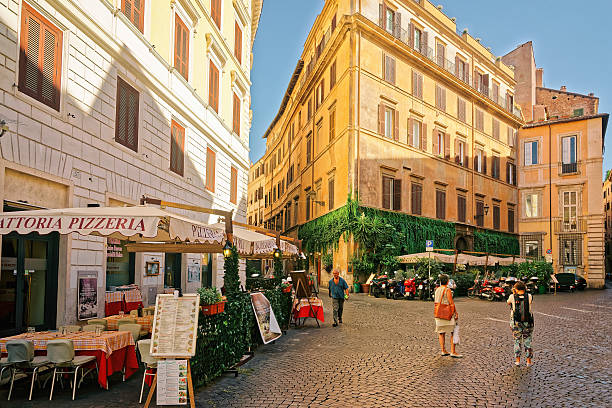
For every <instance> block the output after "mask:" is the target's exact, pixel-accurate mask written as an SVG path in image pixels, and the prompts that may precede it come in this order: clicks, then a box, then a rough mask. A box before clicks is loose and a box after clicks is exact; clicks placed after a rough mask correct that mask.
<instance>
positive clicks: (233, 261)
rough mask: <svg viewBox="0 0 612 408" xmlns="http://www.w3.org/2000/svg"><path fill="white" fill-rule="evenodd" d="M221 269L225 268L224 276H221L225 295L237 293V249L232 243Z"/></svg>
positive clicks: (238, 283)
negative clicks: (229, 252)
mask: <svg viewBox="0 0 612 408" xmlns="http://www.w3.org/2000/svg"><path fill="white" fill-rule="evenodd" d="M223 269H224V270H225V277H224V278H223V280H224V285H225V293H226V294H227V295H232V294H235V293H238V289H239V288H240V275H239V273H238V250H237V249H236V247H235V246H233V245H232V251H231V254H230V256H228V257H227V258H225V263H224V265H223Z"/></svg>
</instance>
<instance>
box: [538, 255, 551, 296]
mask: <svg viewBox="0 0 612 408" xmlns="http://www.w3.org/2000/svg"><path fill="white" fill-rule="evenodd" d="M534 267H535V268H534V269H535V273H536V276H537V277H538V285H539V286H538V292H539V293H540V294H544V293H546V288H547V287H548V286H549V285H550V279H551V276H552V273H553V268H552V265H551V264H549V263H548V262H544V261H538V262H534Z"/></svg>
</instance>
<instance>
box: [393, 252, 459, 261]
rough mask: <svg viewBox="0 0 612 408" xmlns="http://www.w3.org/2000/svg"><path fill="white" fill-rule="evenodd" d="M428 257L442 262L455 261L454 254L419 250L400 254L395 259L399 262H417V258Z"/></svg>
mask: <svg viewBox="0 0 612 408" xmlns="http://www.w3.org/2000/svg"><path fill="white" fill-rule="evenodd" d="M430 257H431V258H432V259H435V260H437V261H439V262H443V263H454V262H455V257H454V255H445V254H439V253H437V252H419V253H416V254H410V255H401V256H398V257H397V259H398V262H399V263H417V262H419V259H422V258H430Z"/></svg>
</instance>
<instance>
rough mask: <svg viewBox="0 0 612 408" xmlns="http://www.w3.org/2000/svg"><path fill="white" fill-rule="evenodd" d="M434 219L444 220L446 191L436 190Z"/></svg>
mask: <svg viewBox="0 0 612 408" xmlns="http://www.w3.org/2000/svg"><path fill="white" fill-rule="evenodd" d="M436 218H439V219H441V220H443V219H445V218H446V191H442V190H436Z"/></svg>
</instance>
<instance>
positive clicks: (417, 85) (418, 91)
mask: <svg viewBox="0 0 612 408" xmlns="http://www.w3.org/2000/svg"><path fill="white" fill-rule="evenodd" d="M412 95H413V96H414V97H416V98H419V99H423V75H421V74H419V73H418V72H416V71H412Z"/></svg>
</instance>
